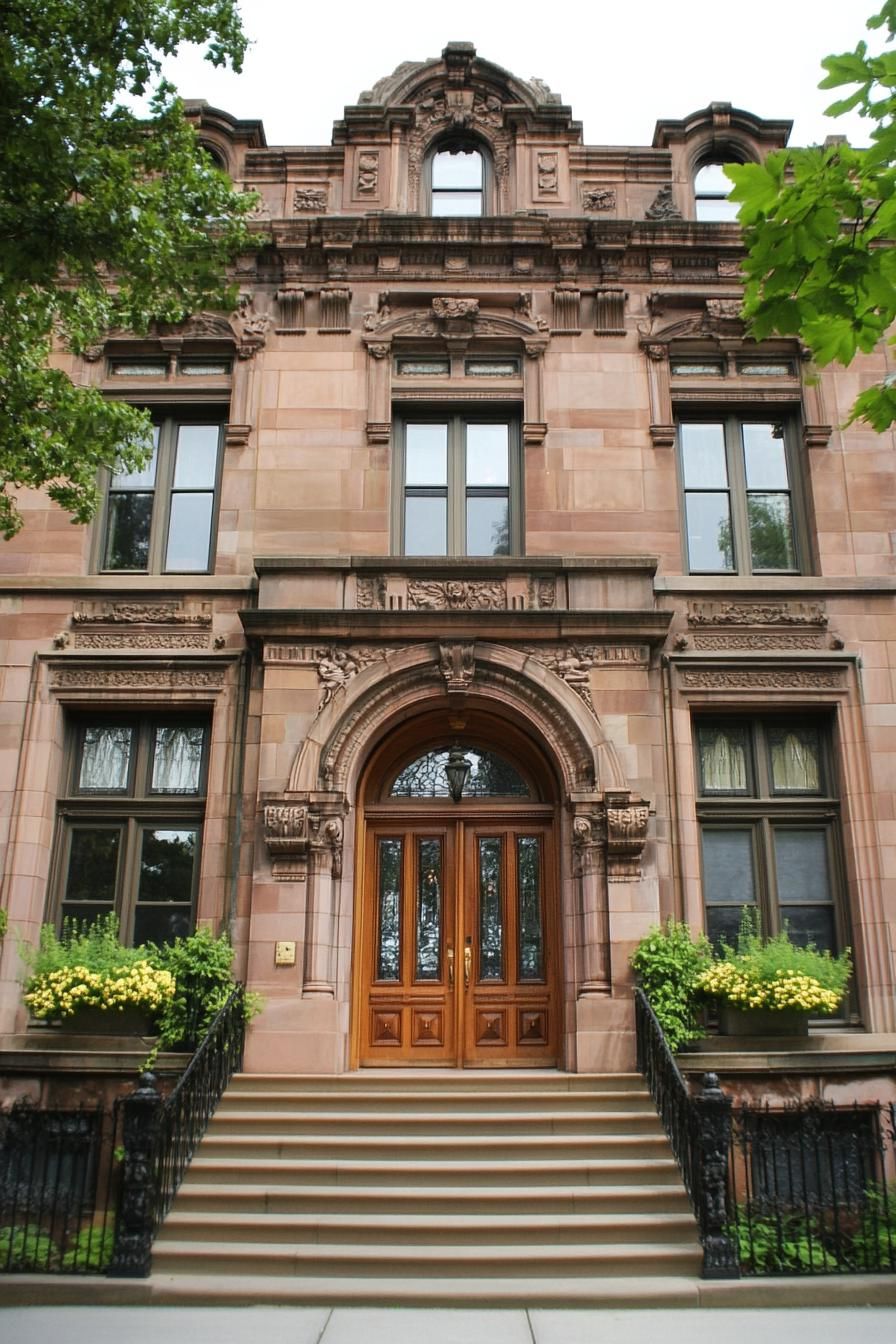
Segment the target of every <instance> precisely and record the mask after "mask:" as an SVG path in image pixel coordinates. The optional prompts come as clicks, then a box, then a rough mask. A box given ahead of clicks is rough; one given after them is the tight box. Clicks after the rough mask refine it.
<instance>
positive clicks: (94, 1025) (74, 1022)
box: [54, 1007, 158, 1036]
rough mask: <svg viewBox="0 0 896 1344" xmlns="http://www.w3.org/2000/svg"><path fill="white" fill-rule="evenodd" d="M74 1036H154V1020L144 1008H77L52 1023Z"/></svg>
mask: <svg viewBox="0 0 896 1344" xmlns="http://www.w3.org/2000/svg"><path fill="white" fill-rule="evenodd" d="M54 1026H56V1027H58V1028H59V1029H60V1030H62V1031H66V1032H71V1033H72V1035H74V1036H156V1035H158V1032H157V1030H156V1025H155V1019H154V1018H153V1017H152V1016H151V1015H150V1014H149V1013H147V1012H146V1010H145V1009H144V1008H123V1009H118V1008H93V1007H91V1008H79V1009H78V1010H77V1012H75V1013H73V1014H72V1015H71V1016H70V1017H62V1018H60V1019H59V1021H58V1022H56V1023H54Z"/></svg>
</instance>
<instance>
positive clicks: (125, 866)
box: [56, 714, 208, 943]
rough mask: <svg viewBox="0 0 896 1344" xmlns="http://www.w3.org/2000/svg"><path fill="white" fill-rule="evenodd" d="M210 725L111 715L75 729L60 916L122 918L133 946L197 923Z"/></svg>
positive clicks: (63, 816) (65, 804)
mask: <svg viewBox="0 0 896 1344" xmlns="http://www.w3.org/2000/svg"><path fill="white" fill-rule="evenodd" d="M207 748H208V725H207V723H206V722H205V721H203V720H197V719H193V718H173V717H151V718H137V717H135V716H132V715H128V714H122V715H109V716H107V717H104V718H102V719H90V720H83V721H80V722H78V723H76V724H75V725H74V727H73V732H72V742H71V747H70V761H69V782H68V788H67V790H66V796H65V798H64V799H63V801H62V802H61V803H60V809H59V811H60V836H59V851H58V861H57V870H58V871H57V879H56V886H57V901H56V908H57V911H58V916H59V920H60V921H61V920H64V919H76V920H81V921H88V922H92V921H93V920H95V919H98V918H100V917H101V916H103V915H105V914H109V913H112V912H114V913H115V914H117V915H118V917H119V920H120V924H121V935H122V938H123V940H124V941H125V942H128V943H131V942H133V943H143V942H146V941H147V940H148V939H151V940H152V941H155V942H165V941H170V940H171V939H173V938H175V937H177V936H178V935H182V934H186V933H189V932H190V930H191V929H192V927H193V912H194V908H195V894H196V883H197V879H198V876H199V851H200V839H201V834H202V818H203V812H204V802H205V775H206V755H207Z"/></svg>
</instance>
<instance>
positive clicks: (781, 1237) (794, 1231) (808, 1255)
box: [728, 1204, 838, 1274]
mask: <svg viewBox="0 0 896 1344" xmlns="http://www.w3.org/2000/svg"><path fill="white" fill-rule="evenodd" d="M728 1235H729V1237H731V1239H732V1241H733V1242H734V1244H735V1245H736V1246H737V1252H738V1259H739V1261H740V1263H741V1265H743V1267H744V1268H745V1269H749V1270H751V1271H752V1272H753V1273H754V1274H798V1273H800V1272H801V1271H805V1270H835V1269H836V1268H837V1265H838V1262H837V1259H836V1257H835V1256H834V1255H833V1254H832V1253H831V1251H830V1250H829V1249H828V1248H827V1246H826V1245H825V1241H824V1228H823V1226H822V1225H821V1223H820V1222H819V1220H818V1219H817V1218H814V1217H812V1216H806V1217H803V1216H801V1215H799V1214H785V1215H779V1216H777V1217H769V1216H768V1215H764V1214H761V1213H755V1212H753V1210H751V1209H750V1207H749V1206H748V1205H743V1204H739V1205H738V1206H737V1208H736V1210H735V1217H734V1220H733V1221H732V1222H731V1223H730V1224H729V1227H728Z"/></svg>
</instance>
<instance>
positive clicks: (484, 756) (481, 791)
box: [390, 747, 530, 798]
mask: <svg viewBox="0 0 896 1344" xmlns="http://www.w3.org/2000/svg"><path fill="white" fill-rule="evenodd" d="M464 755H465V756H466V758H467V760H468V761H469V762H470V773H469V775H468V776H467V782H466V784H465V785H464V795H463V796H464V797H465V798H500V797H506V798H528V797H529V796H530V795H529V788H528V786H527V784H526V781H525V780H524V779H523V778H522V776H521V775H520V774H519V772H518V771H517V770H516V769H515V768H514V766H512V765H511V764H510V762H509V761H505V760H504V759H503V758H502V757H500V756H497V755H496V754H495V753H494V752H492V751H479V750H474V749H473V748H472V747H465V748H464ZM447 760H448V748H447V747H442V748H438V749H437V750H435V751H427V752H426V753H425V754H424V755H423V756H419V757H418V758H417V759H416V760H415V761H411V763H410V765H406V766H405V767H404V769H403V770H402V771H401V773H400V774H399V775H398V777H397V779H396V780H395V783H394V784H393V785H392V788H391V790H390V797H392V798H448V797H450V793H449V789H448V777H447V775H446V774H445V763H446V761H447Z"/></svg>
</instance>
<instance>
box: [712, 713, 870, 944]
mask: <svg viewBox="0 0 896 1344" xmlns="http://www.w3.org/2000/svg"><path fill="white" fill-rule="evenodd" d="M694 737H695V749H696V761H697V817H698V821H699V824H700V848H701V861H702V871H703V899H704V904H705V908H706V930H707V933H708V935H709V937H710V938H711V939H712V941H713V942H714V943H716V944H718V942H719V941H720V940H721V939H725V940H726V941H727V942H729V943H732V944H733V943H734V942H735V941H736V939H737V932H738V926H739V923H740V918H741V912H742V910H743V908H744V906H748V907H749V908H750V909H751V910H758V912H759V916H760V926H761V929H762V932H763V933H765V934H774V933H778V932H779V931H780V930H782V929H787V931H788V933H789V935H790V938H791V940H792V941H793V942H795V943H798V944H801V945H805V944H806V943H809V942H812V943H814V944H815V946H816V947H818V948H819V949H820V950H822V951H824V950H826V949H827V950H829V951H831V952H839V951H840V950H842V948H843V947H845V946H846V944H847V943H848V941H849V940H848V937H847V929H846V915H845V910H844V899H843V884H842V878H841V869H842V864H841V858H840V833H839V802H838V799H837V794H836V788H835V784H834V772H833V760H832V750H831V740H830V731H829V724H828V722H827V720H825V719H823V718H810V717H806V718H797V717H793V716H790V715H780V716H772V715H769V716H767V717H761V718H724V719H722V718H708V717H707V718H702V717H701V718H698V719H696V720H695V724H694Z"/></svg>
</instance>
